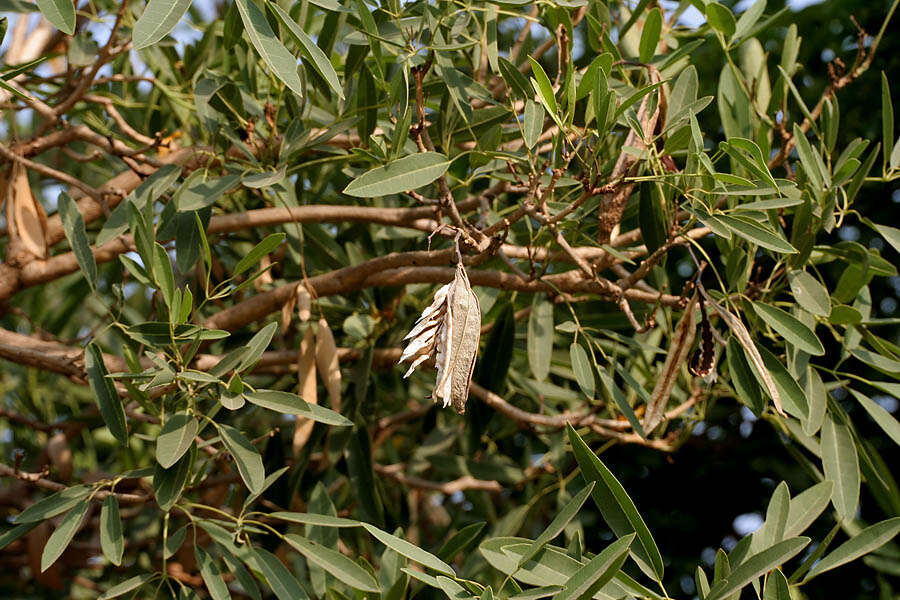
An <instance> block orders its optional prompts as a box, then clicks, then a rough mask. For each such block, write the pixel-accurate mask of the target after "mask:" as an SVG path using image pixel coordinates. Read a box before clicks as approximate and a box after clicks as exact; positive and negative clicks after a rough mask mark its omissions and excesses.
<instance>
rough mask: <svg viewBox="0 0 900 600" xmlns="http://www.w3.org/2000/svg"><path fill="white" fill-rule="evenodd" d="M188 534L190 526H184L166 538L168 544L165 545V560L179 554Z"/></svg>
mask: <svg viewBox="0 0 900 600" xmlns="http://www.w3.org/2000/svg"><path fill="white" fill-rule="evenodd" d="M187 532H188V526H187V525H183V526H182V527H181V528H179V529H178V531H176V532H175V533H172V534H170V535H168V536H167V537H166V543H165V544H163V558H165V559H166V560H168V559H169V558H171V557H172V556H174V555H175V553H176V552H178V549H179V548H181V545H182V544H183V543H184V539H185V538H186V537H187Z"/></svg>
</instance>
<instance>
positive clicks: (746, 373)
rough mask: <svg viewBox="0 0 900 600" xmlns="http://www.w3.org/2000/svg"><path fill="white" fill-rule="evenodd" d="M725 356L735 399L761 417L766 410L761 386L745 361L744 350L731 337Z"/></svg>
mask: <svg viewBox="0 0 900 600" xmlns="http://www.w3.org/2000/svg"><path fill="white" fill-rule="evenodd" d="M725 356H726V361H727V363H728V377H729V379H730V380H731V386H732V387H733V388H734V391H735V392H737V396H736V397H737V398H738V399H739V400H740V401H741V402H742V403H744V404H745V405H746V406H747V407H748V408H749V409H750V410H752V411H753V414H755V415H757V416H759V415H761V414H762V413H763V411H764V410H765V409H766V403H765V399H764V398H763V395H762V394H763V392H762V386H760V385H759V382H758V381H757V378H756V375H755V374H754V371H753V369H752V368H751V367H750V364H749V362H748V361H747V356H746V354H745V353H744V349H743V348H741V344H740V342H738V341H737V338H736V337H734V336H732V337H731V338H729V339H728V345H727V346H726V350H725Z"/></svg>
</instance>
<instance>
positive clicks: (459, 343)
mask: <svg viewBox="0 0 900 600" xmlns="http://www.w3.org/2000/svg"><path fill="white" fill-rule="evenodd" d="M480 336H481V307H480V306H479V304H478V297H477V296H476V295H475V293H474V292H473V291H472V287H471V285H469V277H468V275H466V269H465V267H464V266H463V265H462V261H461V260H460V261H459V263H458V264H457V266H456V275H455V276H454V277H453V281H451V282H450V283H448V284H447V285H445V286H443V287H442V288H440V289H439V290H438V291H437V292H435V294H434V301H433V302H432V303H431V305H430V306H429V307H428V308H426V309H425V310H424V311H423V312H422V316H420V317H419V320H418V321H416V325H415V326H414V327H413V329H412V331H410V332H409V333H408V334H407V336H406V337H405V338H404V339H406V340H410V341H409V344H408V345H407V346H406V348H405V349H404V350H403V354H402V355H401V356H400V360H399V361H398V362H403V361H405V360H409V359H414V360H413V362H412V364H411V365H410V367H409V370H408V371H407V372H406V374H405V375H404V377H409V376H410V375H411V374H412V372H413V371H414V370H415V368H416V367H417V366H418V365H420V364H422V363H423V362H425V361H426V360H428V359H429V358H432V359H434V362H435V367H437V379H436V381H435V384H434V390H433V391H432V393H431V397H432V399H433V400H434V401H435V402H442V403H443V405H444V406H445V407H446V406H451V405H452V406H453V408H454V409H456V411H457V412H458V413H460V414H462V413H464V412H465V411H466V400H467V399H468V397H469V385H470V384H471V383H472V371H473V370H474V369H475V357H476V356H477V354H478V340H479V338H480Z"/></svg>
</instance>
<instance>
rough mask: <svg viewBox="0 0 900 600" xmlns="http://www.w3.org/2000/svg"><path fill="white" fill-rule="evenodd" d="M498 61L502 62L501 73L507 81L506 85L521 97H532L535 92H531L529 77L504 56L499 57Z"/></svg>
mask: <svg viewBox="0 0 900 600" xmlns="http://www.w3.org/2000/svg"><path fill="white" fill-rule="evenodd" d="M497 61H498V62H499V63H500V74H501V76H502V77H503V81H505V82H506V86H507V87H508V88H510V89H511V90H512V91H514V92H515V93H516V94H518V95H519V96H520V97H521V98H524V99H526V100H527V99H529V98H531V97H532V96H533V95H534V94H533V93H532V92H531V86H530V85H529V84H528V79H526V78H525V76H524V75H522V72H521V71H519V69H518V68H516V66H515V65H514V64H512V63H511V62H509V61H508V60H507V59H506V58H504V57H502V56H499V57H497Z"/></svg>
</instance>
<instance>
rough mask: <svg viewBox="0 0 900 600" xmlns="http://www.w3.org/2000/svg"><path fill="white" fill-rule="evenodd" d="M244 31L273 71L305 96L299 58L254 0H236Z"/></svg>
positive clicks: (299, 93)
mask: <svg viewBox="0 0 900 600" xmlns="http://www.w3.org/2000/svg"><path fill="white" fill-rule="evenodd" d="M235 4H236V5H237V8H238V12H239V13H240V14H241V20H242V21H243V22H244V31H245V32H246V33H247V37H249V38H250V42H251V43H252V44H253V47H254V48H256V51H257V52H258V53H259V55H260V57H261V58H262V59H263V61H265V63H266V64H267V65H269V68H270V69H272V72H274V73H275V75H276V76H277V77H278V78H279V79H280V80H281V81H283V82H284V83H285V85H287V86H288V87H289V88H290V89H291V91H293V92H294V93H295V94H297V95H298V96H301V97H302V96H303V81H302V80H301V79H300V75H299V74H298V73H297V59H296V58H294V56H293V55H292V54H291V53H290V52H288V49H287V48H285V47H284V44H282V43H281V41H280V40H279V39H278V36H276V35H275V32H274V31H272V28H271V27H270V26H269V22H268V21H267V20H266V15H265V14H264V13H263V12H262V11H261V10H260V9H259V7H258V6H257V5H256V3H255V2H254V1H253V0H235Z"/></svg>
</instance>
